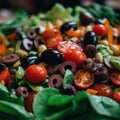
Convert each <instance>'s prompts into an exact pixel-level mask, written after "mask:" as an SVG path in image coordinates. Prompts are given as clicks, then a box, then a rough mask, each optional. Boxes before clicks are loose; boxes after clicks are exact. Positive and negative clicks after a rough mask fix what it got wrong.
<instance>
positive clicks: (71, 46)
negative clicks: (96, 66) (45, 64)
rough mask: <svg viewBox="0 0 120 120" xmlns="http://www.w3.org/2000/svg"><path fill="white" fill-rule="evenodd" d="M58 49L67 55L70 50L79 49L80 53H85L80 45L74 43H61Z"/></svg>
mask: <svg viewBox="0 0 120 120" xmlns="http://www.w3.org/2000/svg"><path fill="white" fill-rule="evenodd" d="M57 49H58V51H59V52H61V53H62V54H65V53H67V52H68V50H69V49H78V50H80V51H83V48H82V47H81V46H80V45H78V44H77V43H74V42H72V41H62V42H59V44H58V46H57Z"/></svg>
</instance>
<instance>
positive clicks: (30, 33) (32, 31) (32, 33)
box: [26, 30, 37, 39]
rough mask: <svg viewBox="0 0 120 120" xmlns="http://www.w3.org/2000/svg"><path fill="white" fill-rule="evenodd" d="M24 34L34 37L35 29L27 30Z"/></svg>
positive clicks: (30, 37) (35, 34)
mask: <svg viewBox="0 0 120 120" xmlns="http://www.w3.org/2000/svg"><path fill="white" fill-rule="evenodd" d="M26 35H27V37H28V38H29V39H34V38H35V37H36V36H37V33H36V31H35V30H28V31H27V32H26Z"/></svg>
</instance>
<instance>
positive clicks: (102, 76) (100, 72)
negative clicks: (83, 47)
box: [94, 67, 109, 83]
mask: <svg viewBox="0 0 120 120" xmlns="http://www.w3.org/2000/svg"><path fill="white" fill-rule="evenodd" d="M94 75H95V80H96V81H97V82H100V83H101V81H106V80H107V79H108V77H109V73H108V70H107V68H106V67H100V68H99V67H98V68H97V70H96V71H94Z"/></svg>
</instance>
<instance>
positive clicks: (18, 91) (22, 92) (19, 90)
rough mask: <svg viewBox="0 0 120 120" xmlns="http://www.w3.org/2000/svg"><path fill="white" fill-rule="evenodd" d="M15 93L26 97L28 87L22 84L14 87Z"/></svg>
mask: <svg viewBox="0 0 120 120" xmlns="http://www.w3.org/2000/svg"><path fill="white" fill-rule="evenodd" d="M16 95H17V96H22V97H27V96H28V89H27V88H26V87H24V86H20V87H18V88H17V89H16Z"/></svg>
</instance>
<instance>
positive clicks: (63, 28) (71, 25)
mask: <svg viewBox="0 0 120 120" xmlns="http://www.w3.org/2000/svg"><path fill="white" fill-rule="evenodd" d="M71 28H73V29H74V30H75V29H77V23H76V22H74V21H69V22H66V23H64V24H63V25H62V26H61V27H60V31H61V32H62V33H65V32H66V31H68V30H70V29H71Z"/></svg>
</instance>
